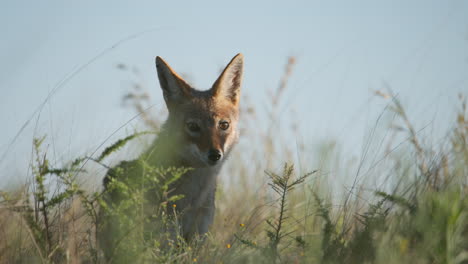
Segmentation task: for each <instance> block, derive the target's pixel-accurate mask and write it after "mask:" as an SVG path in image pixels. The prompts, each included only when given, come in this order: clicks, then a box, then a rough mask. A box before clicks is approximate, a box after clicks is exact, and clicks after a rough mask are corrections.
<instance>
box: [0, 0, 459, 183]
mask: <svg viewBox="0 0 468 264" xmlns="http://www.w3.org/2000/svg"><path fill="white" fill-rule="evenodd" d="M0 28H1V33H2V40H1V41H0V58H1V63H0V89H1V94H2V96H1V97H0V120H1V124H2V129H1V131H0V158H1V159H2V160H0V168H2V170H1V171H2V175H0V177H1V178H2V179H6V181H2V182H3V183H5V182H7V181H10V180H11V176H9V175H18V173H19V174H24V169H25V168H26V167H27V166H25V164H27V163H28V160H29V158H30V150H31V149H30V148H31V140H32V135H33V133H34V130H36V134H39V135H40V134H44V133H47V134H48V135H49V136H50V137H52V138H54V140H55V144H56V145H55V146H54V148H53V151H54V152H55V153H54V154H55V156H56V158H57V159H59V160H60V159H62V160H67V159H70V158H72V157H75V156H76V155H77V154H80V153H86V152H89V151H91V150H94V148H95V147H96V146H97V145H99V143H101V142H102V141H103V140H104V139H105V138H106V137H107V136H108V135H110V134H111V133H112V132H114V131H115V130H116V129H117V128H118V127H120V126H121V125H122V124H124V123H125V122H126V121H127V120H129V119H130V118H131V117H132V116H133V112H132V111H128V109H123V108H122V107H121V105H120V102H121V100H120V99H121V97H122V95H123V94H124V93H125V92H126V91H127V88H128V86H127V85H126V83H127V81H128V80H129V79H130V76H129V75H125V74H123V73H121V72H119V71H118V70H116V68H115V65H116V64H117V63H125V64H127V65H131V66H135V67H137V68H138V69H140V70H141V76H142V77H141V78H142V79H143V80H144V84H145V85H146V87H148V88H150V90H151V95H152V97H153V98H154V100H155V101H154V103H157V105H156V107H160V108H163V107H164V105H163V104H162V100H161V93H160V90H159V84H158V82H157V78H156V74H155V67H154V57H155V56H156V55H159V56H162V57H163V58H165V59H166V60H167V61H168V62H169V64H170V65H171V66H172V67H173V68H174V69H175V70H176V71H178V72H181V73H188V74H190V77H191V79H192V80H193V83H194V85H195V86H196V87H200V88H203V89H205V88H208V87H209V86H210V85H211V83H212V82H213V81H214V80H215V78H216V76H217V74H218V72H219V69H220V68H221V67H222V66H224V65H225V64H226V63H227V62H228V61H229V60H230V59H231V57H232V56H234V55H235V54H236V53H238V52H242V53H244V55H245V63H246V66H245V79H244V87H243V92H244V93H245V94H248V95H249V96H250V97H251V99H252V101H254V102H255V103H258V105H259V106H260V107H261V108H263V107H266V105H267V104H268V101H265V100H264V94H265V91H266V89H272V88H275V87H276V86H277V84H278V80H279V78H280V76H281V74H282V72H283V67H284V64H285V62H286V58H287V56H289V55H294V56H297V60H298V63H297V65H296V67H295V70H294V72H293V75H292V77H291V80H290V86H289V89H288V90H287V92H286V94H285V95H284V96H285V98H286V99H285V100H284V101H283V105H282V106H281V107H282V109H284V110H285V112H287V111H288V110H289V109H294V110H295V112H296V113H297V119H298V120H301V130H300V131H299V135H297V138H299V139H300V140H302V141H306V142H314V141H317V140H321V139H324V138H335V139H337V140H339V141H340V142H344V143H343V144H344V145H347V148H349V149H353V148H359V145H360V144H362V138H363V137H364V136H365V134H366V132H367V131H368V130H369V127H370V124H373V122H374V121H375V118H376V116H377V115H378V114H379V113H380V112H381V111H382V109H383V106H384V104H385V102H384V101H383V100H381V99H378V98H373V97H372V90H374V89H381V88H382V87H383V85H382V83H383V82H387V83H388V84H390V85H391V87H392V88H393V89H394V91H395V92H396V93H398V94H399V96H400V98H401V99H402V101H403V102H404V103H405V105H406V106H407V107H408V110H409V112H410V116H411V117H412V119H413V120H414V121H415V122H416V123H417V124H419V125H423V124H425V122H426V121H428V120H434V124H443V125H445V126H446V125H449V123H448V121H447V120H448V119H447V117H450V116H451V114H453V112H454V111H455V109H456V104H455V103H456V95H457V93H459V92H463V91H464V92H465V93H466V91H468V88H467V86H468V1H463V0H458V1H427V0H420V1H403V0H398V1H243V0H242V1H191V2H189V1H186V2H185V3H184V2H181V1H132V2H131V1H75V2H74V3H67V2H64V1H8V2H7V1H4V3H2V4H1V8H0ZM141 32H144V33H141ZM140 33H141V34H140ZM131 36H134V37H131ZM123 39H125V41H123V42H120V43H119V41H120V40H123ZM116 44H118V45H117V46H115V47H114V48H111V47H112V46H113V45H116ZM103 51H106V52H105V53H101V52H103ZM100 54H101V55H100ZM96 56H98V58H97V59H96V60H93V61H92V62H91V63H90V64H89V65H86V64H87V63H88V62H90V61H91V60H92V59H93V58H94V57H96ZM83 65H86V67H84V68H83V69H82V70H81V71H79V72H78V73H77V74H76V75H75V76H73V78H71V79H69V80H67V82H66V83H65V85H63V86H59V87H58V89H57V90H56V91H55V93H54V94H53V96H52V97H51V99H50V100H49V101H48V103H47V104H46V105H45V107H44V108H42V112H41V115H40V117H39V118H38V116H37V115H36V116H34V119H33V120H32V121H31V122H30V123H29V124H28V125H27V126H26V128H25V129H24V131H23V132H22V133H21V134H20V136H19V137H18V138H17V140H16V141H14V142H13V139H14V137H15V135H16V134H17V133H18V131H19V130H20V129H21V127H22V126H23V125H24V124H25V122H26V121H27V120H28V119H29V118H30V117H31V115H32V114H33V113H34V111H35V110H36V109H37V108H38V107H39V106H40V105H41V104H42V102H43V101H44V100H45V98H46V97H47V96H48V94H49V92H51V91H53V90H54V89H55V88H57V84H58V83H60V81H61V80H64V79H66V78H67V77H68V76H69V75H70V74H71V73H73V72H74V71H75V70H76V69H79V68H80V67H82V66H83ZM36 120H38V121H37V122H36ZM437 122H440V123H437ZM122 133H123V134H124V133H125V131H124V130H122ZM12 170H13V171H17V173H12V174H10V173H5V172H6V171H8V172H10V171H12ZM4 173H5V174H4ZM7 174H8V175H7ZM15 177H16V176H15ZM0 186H1V185H0Z"/></svg>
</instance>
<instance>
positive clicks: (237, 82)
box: [211, 53, 244, 105]
mask: <svg viewBox="0 0 468 264" xmlns="http://www.w3.org/2000/svg"><path fill="white" fill-rule="evenodd" d="M243 69H244V56H243V55H242V54H241V53H239V54H237V55H236V56H234V58H232V60H231V62H229V64H228V65H227V66H226V68H225V69H224V71H223V72H222V73H221V75H220V76H219V77H218V79H217V80H216V82H215V83H214V84H213V87H212V88H211V91H212V94H213V97H216V98H219V97H224V98H226V99H228V100H230V101H231V102H232V103H233V104H234V105H237V104H238V103H239V98H240V88H241V84H242V74H243Z"/></svg>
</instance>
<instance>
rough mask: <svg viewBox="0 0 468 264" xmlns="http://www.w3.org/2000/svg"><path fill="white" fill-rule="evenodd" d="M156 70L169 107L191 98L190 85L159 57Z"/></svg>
mask: <svg viewBox="0 0 468 264" xmlns="http://www.w3.org/2000/svg"><path fill="white" fill-rule="evenodd" d="M156 70H157V71H158V78H159V84H160V85H161V89H162V90H163V95H164V100H165V101H166V104H167V105H168V106H170V105H172V104H173V103H175V102H177V101H180V100H183V99H184V98H187V97H188V96H190V89H191V88H190V85H189V84H188V83H186V82H185V81H184V79H182V77H180V76H179V75H178V74H177V73H176V72H175V71H174V70H173V69H172V68H171V67H170V66H169V64H167V62H165V61H164V60H163V59H162V58H161V57H159V56H157V57H156Z"/></svg>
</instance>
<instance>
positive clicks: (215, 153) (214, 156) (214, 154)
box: [208, 149, 223, 163]
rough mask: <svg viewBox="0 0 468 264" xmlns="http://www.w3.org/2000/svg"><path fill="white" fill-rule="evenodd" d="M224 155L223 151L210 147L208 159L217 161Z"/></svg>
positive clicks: (213, 161)
mask: <svg viewBox="0 0 468 264" xmlns="http://www.w3.org/2000/svg"><path fill="white" fill-rule="evenodd" d="M222 157H223V154H222V153H221V151H219V150H217V149H210V151H208V159H209V160H210V162H212V163H216V162H217V161H218V160H220V159H221V158H222Z"/></svg>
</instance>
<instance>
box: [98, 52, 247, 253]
mask: <svg viewBox="0 0 468 264" xmlns="http://www.w3.org/2000/svg"><path fill="white" fill-rule="evenodd" d="M243 61H244V59H243V55H242V54H237V55H236V56H235V57H234V58H233V59H232V60H231V62H229V64H228V65H227V66H226V68H225V69H224V70H223V72H222V73H221V75H220V76H219V77H218V79H217V80H216V81H215V82H214V84H213V86H212V87H211V89H209V90H205V91H199V90H196V89H194V88H193V87H192V86H190V85H189V84H188V83H187V82H186V81H184V80H183V79H182V78H181V77H180V76H179V75H178V74H177V73H176V72H175V71H174V70H173V69H172V68H171V67H170V66H169V65H168V64H167V63H166V62H165V61H164V60H163V59H162V58H161V57H156V68H157V73H158V78H159V83H160V86H161V89H162V91H163V96H164V100H165V102H166V106H167V108H168V110H169V116H168V118H167V121H166V122H165V123H164V125H163V126H162V129H161V131H160V133H159V134H158V136H157V138H156V139H155V141H154V142H153V144H152V145H151V147H150V148H149V149H148V150H147V151H146V152H145V153H143V154H142V155H144V156H145V159H146V160H147V161H148V162H149V164H151V165H152V166H162V167H189V168H192V170H190V171H188V172H187V173H186V174H184V175H183V176H182V177H181V178H179V179H178V180H177V181H176V182H175V183H173V184H171V186H170V188H169V189H171V190H172V192H171V195H183V198H182V199H180V200H177V201H176V202H175V205H174V206H173V207H174V208H175V210H176V211H177V214H178V216H179V217H180V219H179V228H180V230H181V234H182V235H183V237H184V238H185V239H187V240H190V239H191V238H193V237H194V235H196V234H205V233H206V232H208V228H209V226H210V225H211V224H212V222H213V217H214V212H215V192H216V178H217V175H218V173H219V171H220V169H221V166H222V164H223V162H224V161H225V160H226V157H227V156H228V155H229V152H230V151H231V149H232V147H233V145H234V144H235V142H236V141H237V139H238V129H237V125H238V119H239V99H240V88H241V82H242V74H243ZM135 167H138V166H135V164H134V161H126V162H122V163H121V164H120V165H118V166H117V167H116V168H118V169H122V168H123V169H124V170H123V171H124V172H125V171H127V170H128V171H130V170H135ZM116 168H113V169H110V170H109V171H108V173H107V175H106V177H105V178H104V186H105V188H107V186H108V183H109V181H111V179H112V178H113V177H115V175H117V174H116V173H115V172H116V170H117V169H116ZM129 168H130V169H129ZM121 171H122V170H121ZM107 195H108V197H107V200H110V202H114V203H118V202H120V201H119V200H118V198H116V197H118V195H117V194H115V193H112V192H111V193H110V194H107ZM108 231H109V230H108ZM111 232H112V231H111ZM102 243H110V244H108V245H106V247H109V246H112V245H113V244H112V241H101V244H102Z"/></svg>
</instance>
